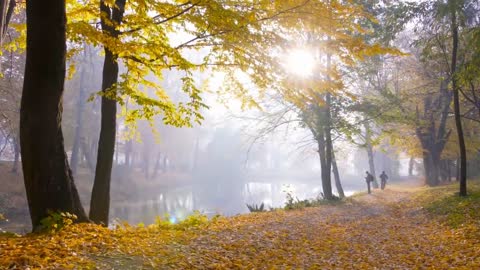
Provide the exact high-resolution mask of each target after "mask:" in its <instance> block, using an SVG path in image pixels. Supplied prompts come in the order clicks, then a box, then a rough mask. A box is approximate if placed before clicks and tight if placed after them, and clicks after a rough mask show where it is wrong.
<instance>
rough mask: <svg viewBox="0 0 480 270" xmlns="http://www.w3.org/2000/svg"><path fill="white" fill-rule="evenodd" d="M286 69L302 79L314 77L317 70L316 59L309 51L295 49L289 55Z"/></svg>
mask: <svg viewBox="0 0 480 270" xmlns="http://www.w3.org/2000/svg"><path fill="white" fill-rule="evenodd" d="M285 65H286V69H287V70H288V71H289V72H291V73H293V74H295V75H297V76H301V77H308V76H311V75H313V70H314V68H315V57H314V55H313V54H312V53H311V52H309V51H308V50H304V49H294V50H292V51H290V52H289V53H288V55H287V60H286V63H285Z"/></svg>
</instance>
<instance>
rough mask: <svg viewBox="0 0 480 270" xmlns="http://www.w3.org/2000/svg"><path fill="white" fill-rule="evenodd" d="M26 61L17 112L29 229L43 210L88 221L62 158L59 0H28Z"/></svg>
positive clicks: (62, 46)
mask: <svg viewBox="0 0 480 270" xmlns="http://www.w3.org/2000/svg"><path fill="white" fill-rule="evenodd" d="M26 6H27V57H26V67H25V77H24V85H23V94H22V101H21V109H20V144H21V153H22V165H23V174H24V182H25V189H26V192H27V199H28V206H29V209H30V217H31V220H32V226H33V230H34V231H35V230H37V229H39V228H40V226H41V223H40V221H41V220H42V219H43V218H45V217H47V216H48V211H49V210H50V211H61V212H69V213H72V214H75V215H77V217H78V219H77V221H87V220H88V219H87V216H86V215H85V212H84V210H83V207H82V205H81V202H80V199H79V196H78V192H77V189H76V187H75V183H74V181H73V177H72V173H71V170H70V167H69V166H68V159H67V155H66V153H65V148H64V142H63V133H62V128H61V122H62V94H63V90H64V81H65V70H66V69H65V54H66V34H65V30H66V14H65V1H64V0H45V1H27V3H26Z"/></svg>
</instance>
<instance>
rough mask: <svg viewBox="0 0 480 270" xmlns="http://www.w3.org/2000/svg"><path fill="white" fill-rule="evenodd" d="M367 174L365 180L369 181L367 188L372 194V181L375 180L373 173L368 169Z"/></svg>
mask: <svg viewBox="0 0 480 270" xmlns="http://www.w3.org/2000/svg"><path fill="white" fill-rule="evenodd" d="M366 173H367V176H365V181H366V182H367V189H368V194H371V193H372V191H371V189H370V183H371V182H373V180H374V179H373V175H372V174H370V173H369V172H368V171H366Z"/></svg>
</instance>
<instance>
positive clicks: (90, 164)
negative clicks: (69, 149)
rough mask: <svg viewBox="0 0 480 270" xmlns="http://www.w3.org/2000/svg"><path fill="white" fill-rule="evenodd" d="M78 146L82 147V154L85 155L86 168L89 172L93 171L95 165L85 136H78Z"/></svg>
mask: <svg viewBox="0 0 480 270" xmlns="http://www.w3.org/2000/svg"><path fill="white" fill-rule="evenodd" d="M80 148H81V149H82V154H83V156H84V157H85V161H86V163H87V167H88V169H89V170H90V172H92V173H94V172H95V165H94V161H93V157H92V154H91V152H90V148H89V147H88V145H87V141H86V139H85V137H81V138H80Z"/></svg>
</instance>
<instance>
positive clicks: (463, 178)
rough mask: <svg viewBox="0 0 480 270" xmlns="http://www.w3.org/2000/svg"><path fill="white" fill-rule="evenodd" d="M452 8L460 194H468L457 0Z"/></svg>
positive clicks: (453, 79)
mask: <svg viewBox="0 0 480 270" xmlns="http://www.w3.org/2000/svg"><path fill="white" fill-rule="evenodd" d="M448 2H449V4H450V5H451V6H450V9H451V15H452V16H451V19H452V25H451V27H452V39H453V40H452V42H453V49H452V67H451V73H452V88H453V109H454V114H455V126H456V128H457V137H458V147H459V150H460V196H467V150H466V146H465V137H464V135H463V127H462V118H461V117H462V116H461V114H460V97H459V93H458V92H459V90H458V86H457V77H456V70H457V52H458V26H457V11H456V9H455V6H454V5H455V1H453V0H449V1H448Z"/></svg>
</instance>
